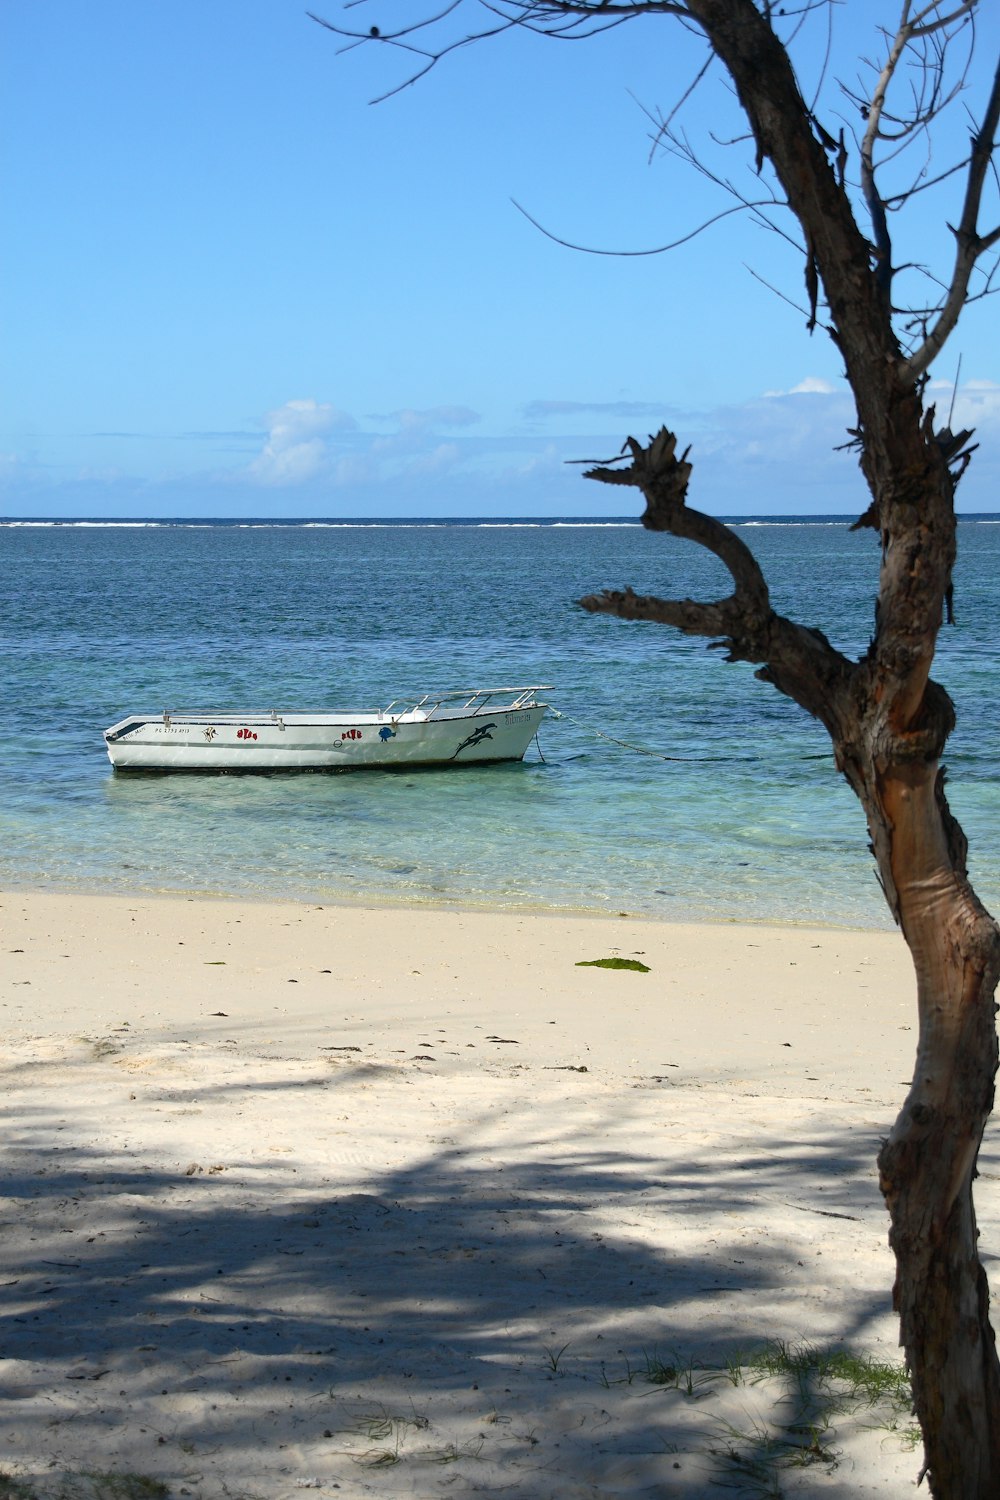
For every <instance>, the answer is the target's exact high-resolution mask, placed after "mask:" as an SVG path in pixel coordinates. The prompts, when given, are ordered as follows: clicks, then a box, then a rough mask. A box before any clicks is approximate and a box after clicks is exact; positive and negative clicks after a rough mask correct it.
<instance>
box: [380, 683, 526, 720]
mask: <svg viewBox="0 0 1000 1500" xmlns="http://www.w3.org/2000/svg"><path fill="white" fill-rule="evenodd" d="M551 691H552V685H551V683H536V684H535V685H534V686H533V687H499V688H463V689H461V690H460V691H458V692H453V693H425V694H424V696H423V697H422V698H419V699H418V700H417V702H416V703H414V702H413V700H412V699H411V698H394V699H393V700H392V702H391V703H389V704H387V705H386V707H385V708H384V709H382V713H383V714H384V715H385V716H386V717H397V716H398V715H399V714H401V713H423V714H426V715H427V716H428V718H429V717H430V715H431V714H433V713H434V712H435V711H436V710H437V709H439V708H443V707H444V706H445V705H447V706H448V707H449V708H458V709H460V710H461V709H466V710H468V711H469V712H470V713H476V712H478V711H479V710H481V709H488V710H489V711H490V712H493V711H497V712H499V711H500V710H506V711H510V710H512V709H518V708H530V707H531V706H532V705H533V704H534V702H535V694H536V693H550V692H551ZM495 698H507V699H509V700H510V701H509V702H507V703H495V702H493V700H494V699H495ZM404 704H405V705H406V707H405V708H404V707H402V705H404Z"/></svg>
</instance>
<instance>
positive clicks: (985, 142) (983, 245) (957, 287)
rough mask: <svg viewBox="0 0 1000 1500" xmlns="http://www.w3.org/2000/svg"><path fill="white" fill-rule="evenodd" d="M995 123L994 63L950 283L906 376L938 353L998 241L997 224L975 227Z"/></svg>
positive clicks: (998, 101)
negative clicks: (980, 263)
mask: <svg viewBox="0 0 1000 1500" xmlns="http://www.w3.org/2000/svg"><path fill="white" fill-rule="evenodd" d="M998 122H1000V63H998V64H997V70H996V73H995V75H994V78H993V87H992V89H991V91H990V97H989V101H988V103H987V106H986V112H985V115H984V116H983V123H982V126H981V127H980V129H979V131H978V133H977V134H976V135H975V136H974V137H973V141H972V156H971V158H970V161H969V177H968V181H967V183H966V189H965V203H964V205H963V208H962V217H961V219H960V221H959V225H958V228H957V229H954V230H953V231H952V233H953V234H954V236H955V239H956V241H957V245H958V248H957V254H956V259H955V270H954V273H953V275H952V279H951V285H950V286H949V288H948V295H947V297H946V298H945V302H944V306H943V307H942V309H941V314H940V316H939V317H938V319H937V322H936V323H935V324H934V327H933V328H932V329H931V331H930V333H929V334H928V335H927V338H926V339H925V340H924V342H923V344H922V345H921V346H920V348H919V349H918V350H917V351H916V352H915V353H914V354H913V355H911V356H910V358H909V359H908V360H907V362H906V366H905V374H906V376H907V378H911V379H916V378H917V377H919V376H920V375H923V374H924V373H925V372H926V371H927V370H928V369H929V368H930V365H931V363H932V362H933V360H934V359H935V358H936V357H937V355H938V354H939V353H940V352H941V349H942V348H943V347H944V344H945V341H946V339H947V338H948V336H949V334H950V333H951V331H952V329H953V328H954V327H955V324H956V323H957V322H958V319H959V314H960V313H961V311H962V308H963V307H964V306H965V303H966V300H967V297H968V292H969V280H970V278H971V276H972V272H973V269H974V267H975V264H976V261H977V260H978V259H979V257H980V256H981V255H982V254H984V253H985V252H986V251H987V250H989V249H990V248H991V247H992V246H993V245H995V244H996V243H997V242H998V241H1000V227H998V228H996V229H993V230H991V231H990V232H989V233H988V234H985V235H980V234H979V231H978V228H977V225H978V221H979V208H980V204H981V202H982V196H983V186H984V184H985V182H986V173H987V171H988V170H989V166H990V162H991V161H992V159H993V152H994V150H995V138H996V133H997V125H998Z"/></svg>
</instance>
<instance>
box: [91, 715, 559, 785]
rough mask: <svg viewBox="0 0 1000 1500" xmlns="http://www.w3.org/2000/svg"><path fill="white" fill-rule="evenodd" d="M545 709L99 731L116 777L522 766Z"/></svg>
mask: <svg viewBox="0 0 1000 1500" xmlns="http://www.w3.org/2000/svg"><path fill="white" fill-rule="evenodd" d="M544 715H545V704H542V703H535V704H531V705H529V706H526V707H517V708H508V709H499V710H493V711H488V712H482V711H480V712H476V713H472V714H459V713H446V714H443V715H441V716H440V717H423V716H422V717H412V716H410V715H408V714H404V715H400V716H399V717H396V718H393V717H391V716H389V715H383V714H365V715H361V714H357V715H354V714H345V715H336V714H312V715H307V714H284V715H282V714H245V715H240V714H220V715H216V716H213V715H209V714H198V715H194V714H190V715H188V714H176V715H174V714H162V715H159V716H157V717H155V718H154V717H152V716H148V717H144V716H142V715H133V716H132V717H130V718H128V719H123V720H122V721H121V723H119V724H115V725H113V726H112V727H111V728H110V729H108V730H106V731H105V735H104V738H105V743H106V745H107V751H108V757H109V759H110V761H111V764H112V765H113V766H114V768H115V770H116V771H251V772H253V771H349V770H360V769H362V768H370V769H374V768H379V769H387V770H391V769H406V768H407V767H411V766H435V765H438V766H444V765H448V766H459V765H482V764H484V763H489V762H492V761H517V760H522V759H523V757H524V753H525V751H526V750H527V748H528V746H529V745H530V743H531V741H532V739H533V737H534V735H535V732H536V730H537V729H538V725H539V724H540V723H541V720H542V718H543V717H544Z"/></svg>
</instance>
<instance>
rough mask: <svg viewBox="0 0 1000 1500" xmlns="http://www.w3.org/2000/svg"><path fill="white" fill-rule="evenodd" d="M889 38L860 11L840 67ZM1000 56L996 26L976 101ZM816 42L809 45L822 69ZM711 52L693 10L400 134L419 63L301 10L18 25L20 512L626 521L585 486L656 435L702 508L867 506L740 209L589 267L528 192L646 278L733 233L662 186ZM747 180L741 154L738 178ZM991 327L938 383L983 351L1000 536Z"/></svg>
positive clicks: (868, 6)
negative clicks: (589, 473)
mask: <svg viewBox="0 0 1000 1500" xmlns="http://www.w3.org/2000/svg"><path fill="white" fill-rule="evenodd" d="M314 3H315V6H316V8H317V9H318V10H320V12H321V13H323V14H326V15H329V16H330V17H331V18H341V17H343V15H344V14H345V13H344V12H342V11H341V10H340V8H339V4H331V5H330V6H328V7H325V8H324V6H323V3H322V0H314ZM412 8H413V3H412V0H411V5H410V9H411V11H412ZM897 10H898V6H897V5H896V3H895V0H893V3H892V4H890V5H887V6H882V5H881V4H875V3H874V0H847V3H846V4H845V5H843V6H841V7H839V10H838V12H837V14H836V25H837V31H836V33H835V36H834V62H835V67H836V69H837V70H838V71H840V73H841V75H842V76H847V75H848V73H849V72H851V73H853V72H856V69H855V68H854V65H853V63H850V60H851V59H853V57H854V55H855V54H856V53H859V52H861V51H867V52H869V53H873V52H874V51H875V49H876V46H877V42H876V40H875V38H874V37H873V35H872V32H871V29H870V26H871V20H872V18H873V16H875V15H876V14H884V15H885V16H886V18H887V19H888V20H892V19H894V18H895V16H896V13H897ZM391 14H392V13H391V11H389V10H388V9H387V7H386V5H383V4H382V3H381V0H373V4H372V5H371V6H370V7H368V8H365V7H362V8H360V10H359V9H354V10H352V11H349V12H347V13H346V15H347V16H348V17H353V18H355V19H357V20H359V22H360V23H361V24H364V25H367V24H368V23H369V22H372V23H374V22H375V21H376V20H381V21H382V22H383V25H385V24H386V18H388V21H389V22H391ZM998 42H1000V20H998V17H997V15H996V12H995V7H991V8H990V12H989V14H988V15H987V17H986V19H985V20H984V21H983V23H982V24H981V26H980V51H979V63H978V65H977V67H976V68H975V69H974V72H973V77H972V84H973V87H972V88H971V89H970V92H969V93H968V95H967V96H966V98H967V100H968V102H969V105H970V107H971V108H973V110H977V109H979V108H980V107H981V101H982V99H983V97H984V82H985V79H986V76H987V74H988V73H989V72H990V71H991V69H992V67H993V66H994V65H995V56H996V50H997V44H998ZM824 44H825V33H823V32H822V31H821V30H819V29H817V28H814V29H813V31H812V32H811V33H810V32H808V31H807V32H806V33H805V34H804V36H803V37H802V39H801V40H800V45H799V56H800V58H801V69H802V74H803V76H804V77H809V78H812V77H814V76H815V74H816V66H817V59H818V58H819V56H820V55H821V52H822V49H823V46H824ZM700 57H701V50H700V48H699V47H697V46H696V45H695V43H694V41H693V40H692V39H691V38H690V37H688V36H687V35H686V34H685V33H684V31H683V30H682V29H681V28H680V27H679V26H678V25H677V24H676V22H675V21H673V20H672V19H670V18H668V17H661V18H649V19H646V20H643V21H642V22H641V23H638V24H632V25H629V26H625V27H621V28H619V29H617V30H616V31H615V32H613V33H611V34H609V35H607V36H605V37H603V38H601V39H599V40H595V41H592V42H589V43H587V42H581V43H574V44H571V45H567V44H557V43H552V42H545V41H543V40H541V39H538V38H534V37H530V36H512V37H508V38H504V39H501V40H499V41H494V42H490V43H487V44H484V45H481V46H478V47H473V48H467V49H464V50H463V51H461V52H459V53H457V54H456V55H454V56H452V57H450V58H448V59H447V60H446V61H445V62H444V63H442V65H441V66H440V67H438V68H437V69H435V70H434V71H433V72H432V73H431V74H430V75H429V76H428V77H427V78H425V79H423V80H422V81H421V82H420V83H419V84H417V85H416V86H415V87H413V88H408V89H404V90H403V91H402V92H401V93H399V94H397V95H396V96H394V97H392V98H390V99H389V100H388V101H387V102H385V103H382V104H379V105H375V106H373V105H372V104H371V103H369V101H370V100H371V99H372V97H373V96H374V95H376V94H378V93H380V92H382V91H384V90H385V89H386V88H387V87H391V85H392V84H393V83H394V82H396V81H398V80H401V79H402V78H403V77H404V76H405V71H404V68H403V66H402V65H401V62H400V60H399V59H398V57H396V56H394V55H392V54H390V53H389V52H388V50H387V49H385V48H380V47H378V46H365V47H363V48H361V49H359V50H356V51H354V52H351V53H349V54H347V55H339V43H338V41H337V39H336V38H335V37H333V36H332V35H331V34H330V33H329V32H326V31H324V30H323V29H322V28H320V27H319V26H317V25H316V24H315V23H314V22H313V21H311V20H309V19H308V17H307V15H306V12H305V9H304V6H303V5H302V4H301V3H300V0H170V3H154V0H87V3H86V4H82V3H80V0H4V3H3V5H2V6H0V113H2V118H0V137H2V142H3V144H2V146H0V195H2V202H3V204H4V206H5V207H4V218H5V223H4V229H3V234H2V236H0V241H2V244H0V339H2V348H3V356H2V372H0V373H2V382H3V388H2V392H0V397H2V402H0V476H2V478H0V486H2V487H0V513H2V514H5V515H19V516H54V515H65V516H72V515H101V516H137V517H138V516H155V515H161V516H163V515H177V516H180V515H185V516H191V515H195V516H197V515H203V516H232V515H247V516H250V515H256V516H263V515H271V516H288V517H292V516H333V517H336V516H371V515H386V516H399V515H407V514H411V515H414V516H423V515H448V514H451V515H466V516H475V515H498V514H499V515H525V516H528V515H533V514H579V515H600V514H609V513H616V512H619V513H620V512H627V511H628V509H629V498H630V497H629V496H628V495H627V494H626V493H625V492H622V491H619V490H608V489H607V488H605V487H600V486H597V485H594V484H590V483H587V482H585V481H584V480H583V479H582V478H581V477H580V472H579V470H578V469H574V468H573V467H571V466H569V465H568V464H567V460H569V459H578V458H583V459H587V458H595V457H596V458H606V457H608V456H610V455H611V454H612V453H614V452H616V451H617V450H618V448H619V447H620V445H621V442H622V439H623V438H624V437H625V435H626V434H627V433H630V432H636V433H638V434H639V435H645V433H646V432H648V431H651V430H654V429H655V428H656V427H658V426H659V425H660V424H661V423H662V422H666V423H667V424H668V425H670V426H673V427H675V428H676V429H677V430H678V432H679V433H680V434H681V437H682V440H683V441H684V442H685V443H686V442H691V443H692V445H693V448H692V454H693V457H694V459H695V464H696V467H695V477H694V481H693V487H692V495H691V498H692V503H694V504H699V505H701V506H703V507H704V508H706V509H709V510H713V511H716V512H718V513H723V514H725V513H730V512H732V513H782V512H827V511H844V512H849V511H852V510H853V511H860V510H861V509H863V508H864V506H865V503H866V501H865V499H864V496H863V494H862V488H861V482H860V478H859V476H858V473H857V469H856V465H855V461H854V458H853V457H852V456H851V455H849V454H843V453H836V452H835V451H834V449H835V446H836V445H837V444H838V443H840V442H842V441H843V437H844V429H845V427H846V426H847V425H848V424H849V423H850V420H851V415H852V408H851V404H850V400H849V398H848V396H847V394H846V391H845V387H844V384H843V381H842V379H841V374H840V364H839V361H838V359H837V356H836V351H835V350H834V348H833V346H832V344H831V342H830V340H829V339H828V338H827V337H826V335H825V334H823V333H822V332H817V333H816V334H815V335H813V336H812V337H810V336H809V335H808V334H807V333H806V331H805V328H804V318H803V316H802V315H801V313H800V312H799V311H797V310H796V309H795V308H793V307H792V306H790V305H789V303H788V302H787V301H784V300H782V297H780V296H778V295H777V294H776V293H775V292H774V291H773V290H770V289H769V288H768V287H767V286H766V285H764V282H765V281H766V282H770V283H773V285H774V286H776V287H778V288H780V290H781V291H782V293H783V294H784V295H785V296H787V297H789V298H791V299H792V300H793V301H799V302H801V300H802V294H801V286H802V272H801V262H800V260H799V259H798V258H797V257H796V255H795V254H794V253H793V252H792V251H791V250H790V249H789V248H788V247H787V246H786V245H785V244H784V242H783V241H782V240H781V239H780V237H778V236H776V235H774V234H770V233H767V232H764V231H763V230H762V229H761V228H759V227H758V226H757V225H755V224H754V223H752V222H751V221H750V219H749V218H748V217H747V216H745V215H743V216H739V215H736V216H731V217H728V218H726V219H724V220H723V221H722V222H721V223H719V224H717V225H716V226H715V227H713V228H710V229H708V230H707V231H706V232H705V233H704V234H702V235H700V236H698V237H697V238H695V239H693V240H691V241H690V242H689V243H687V244H686V245H684V246H682V247H681V248H679V249H677V250H674V251H672V252H670V253H668V254H665V255H660V256H648V257H629V258H618V257H609V256H593V255H585V254H579V253H575V252H573V251H571V250H569V249H566V248H564V247H563V246H560V245H557V244H555V243H553V242H552V241H551V240H549V239H547V238H546V237H545V236H544V235H543V234H541V233H540V232H539V231H538V229H536V228H535V227H533V226H532V224H531V223H530V222H529V221H528V219H526V218H525V217H524V215H523V214H521V213H520V212H519V211H518V209H517V208H516V207H515V206H514V203H513V201H512V200H516V201H517V202H518V203H520V204H523V205H524V207H525V209H526V210H527V211H528V212H530V213H531V214H532V215H534V216H535V217H536V218H537V219H539V220H540V221H541V222H542V223H544V224H545V225H546V226H547V227H548V228H550V229H551V230H552V231H553V232H554V233H556V234H558V235H560V236H562V237H564V238H566V239H569V240H572V241H576V242H580V243H584V244H588V245H592V246H597V247H602V248H608V249H623V250H636V249H643V248H646V247H649V246H655V245H658V244H662V243H664V242H666V241H670V240H672V239H674V238H677V237H678V236H680V235H683V234H685V233H687V232H688V231H690V230H692V229H694V228H695V227H697V225H698V224H699V223H700V222H702V221H703V220H704V219H706V218H708V217H710V216H711V215H712V214H715V213H718V212H719V210H720V209H723V208H726V207H727V206H728V205H729V201H730V200H728V199H727V198H726V197H725V196H724V195H720V193H719V190H718V189H717V188H716V187H714V186H713V185H712V184H711V183H709V182H707V181H706V180H705V179H704V178H700V177H698V176H697V175H696V174H695V173H694V172H692V171H691V170H690V168H688V167H686V166H685V165H684V164H682V163H680V162H677V161H676V160H672V159H671V158H669V157H667V156H665V155H663V154H660V155H658V156H656V157H654V159H653V160H652V161H651V160H650V141H649V136H650V123H649V118H648V113H646V112H653V113H655V111H656V110H657V109H669V108H671V107H672V106H673V104H674V103H675V102H676V101H677V99H678V98H679V97H680V95H681V93H682V92H683V90H684V88H685V87H686V85H687V83H688V82H689V81H690V78H691V77H692V76H693V72H694V70H695V69H696V68H697V66H698V62H699V60H700ZM849 63H850V66H849ZM830 100H831V102H830V104H829V106H828V107H825V108H826V113H825V114H824V116H823V117H824V118H825V119H826V120H827V122H828V123H830V122H832V123H833V124H836V123H837V111H838V110H839V109H841V108H842V97H841V96H837V97H835V96H834V95H832V94H831V96H830ZM730 104H731V101H729V99H728V96H727V94H726V92H725V90H724V88H723V85H722V82H721V79H719V80H716V81H712V80H709V81H708V82H707V83H706V85H704V86H703V87H702V88H701V89H699V91H698V92H697V93H696V95H695V96H694V98H693V99H692V101H691V102H690V104H689V106H688V107H687V109H686V112H685V114H684V116H683V119H684V122H685V124H686V126H687V128H688V129H689V130H690V133H691V136H692V139H693V140H696V141H697V140H704V139H705V137H706V132H707V131H708V130H709V129H711V130H712V131H713V132H715V133H716V134H723V135H725V134H726V132H727V130H729V129H731V128H732V129H733V130H734V129H735V126H734V125H733V117H732V115H731V110H730ZM960 127H962V122H961V120H956V125H955V128H956V129H957V128H960ZM942 149H944V150H946V149H947V138H945V139H944V140H942V142H941V144H940V146H939V153H938V156H937V157H936V160H938V161H939V160H940V159H941V151H942ZM745 159H746V153H745V151H744V150H743V149H742V148H741V147H735V148H731V149H729V150H728V151H727V152H726V153H725V155H724V157H723V158H721V160H723V162H724V169H725V171H726V172H727V173H729V174H732V175H733V176H734V177H735V176H736V175H737V174H739V173H742V170H743V168H742V163H743V162H744V161H745ZM741 180H749V179H745V178H741ZM753 190H754V191H756V189H753ZM949 191H951V192H952V193H953V192H954V190H953V189H951V190H947V189H946V190H945V192H944V196H943V198H941V199H939V201H937V202H933V201H931V200H932V195H930V194H928V195H927V200H928V201H927V202H926V203H922V204H921V205H920V207H919V209H918V211H917V215H916V219H915V224H914V227H913V231H912V234H913V243H914V244H915V245H918V246H919V255H920V258H925V257H926V258H928V259H931V260H932V261H933V257H934V252H935V251H938V252H941V251H943V252H945V253H946V252H947V249H948V236H947V231H946V230H945V229H944V228H943V227H942V225H943V222H944V221H945V220H946V219H947V218H951V219H952V221H954V219H955V218H957V214H958V207H957V203H956V201H955V198H954V197H953V196H952V197H949V196H948V193H949ZM899 243H900V246H901V247H903V246H904V245H905V244H907V243H908V242H907V241H906V240H904V238H903V237H902V235H901V236H900V241H899ZM901 258H917V257H916V252H911V255H910V256H903V257H901ZM754 273H756V274H754ZM761 278H762V279H761ZM998 333H1000V304H998V303H996V302H995V301H992V300H987V301H984V302H981V303H979V304H978V305H977V306H975V307H973V308H971V309H969V310H968V311H967V313H966V317H965V320H964V323H963V325H962V326H961V328H960V330H959V333H958V335H957V336H956V338H955V339H954V340H953V342H952V344H951V345H949V347H948V349H947V351H946V353H945V355H944V356H943V358H942V361H941V365H940V367H939V368H937V369H936V370H935V371H934V375H935V377H936V378H937V379H938V380H939V381H940V382H941V387H942V395H941V400H942V402H943V403H945V404H946V405H947V404H950V402H951V392H952V385H953V383H954V380H955V377H956V371H957V369H958V359H959V356H960V355H961V371H960V391H959V396H958V400H957V404H956V413H955V417H956V422H958V421H961V422H963V423H965V424H966V425H972V424H973V423H974V424H975V425H976V426H977V428H978V432H979V436H980V439H981V442H982V449H981V451H980V453H979V454H977V456H976V460H975V462H974V464H973V467H972V469H971V470H970V471H969V474H968V475H967V476H966V478H965V480H964V481H963V486H962V492H961V495H960V499H961V503H962V508H964V509H968V510H992V509H1000V499H998V494H1000V490H998V480H1000V337H998ZM632 508H633V509H634V508H635V507H632Z"/></svg>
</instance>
